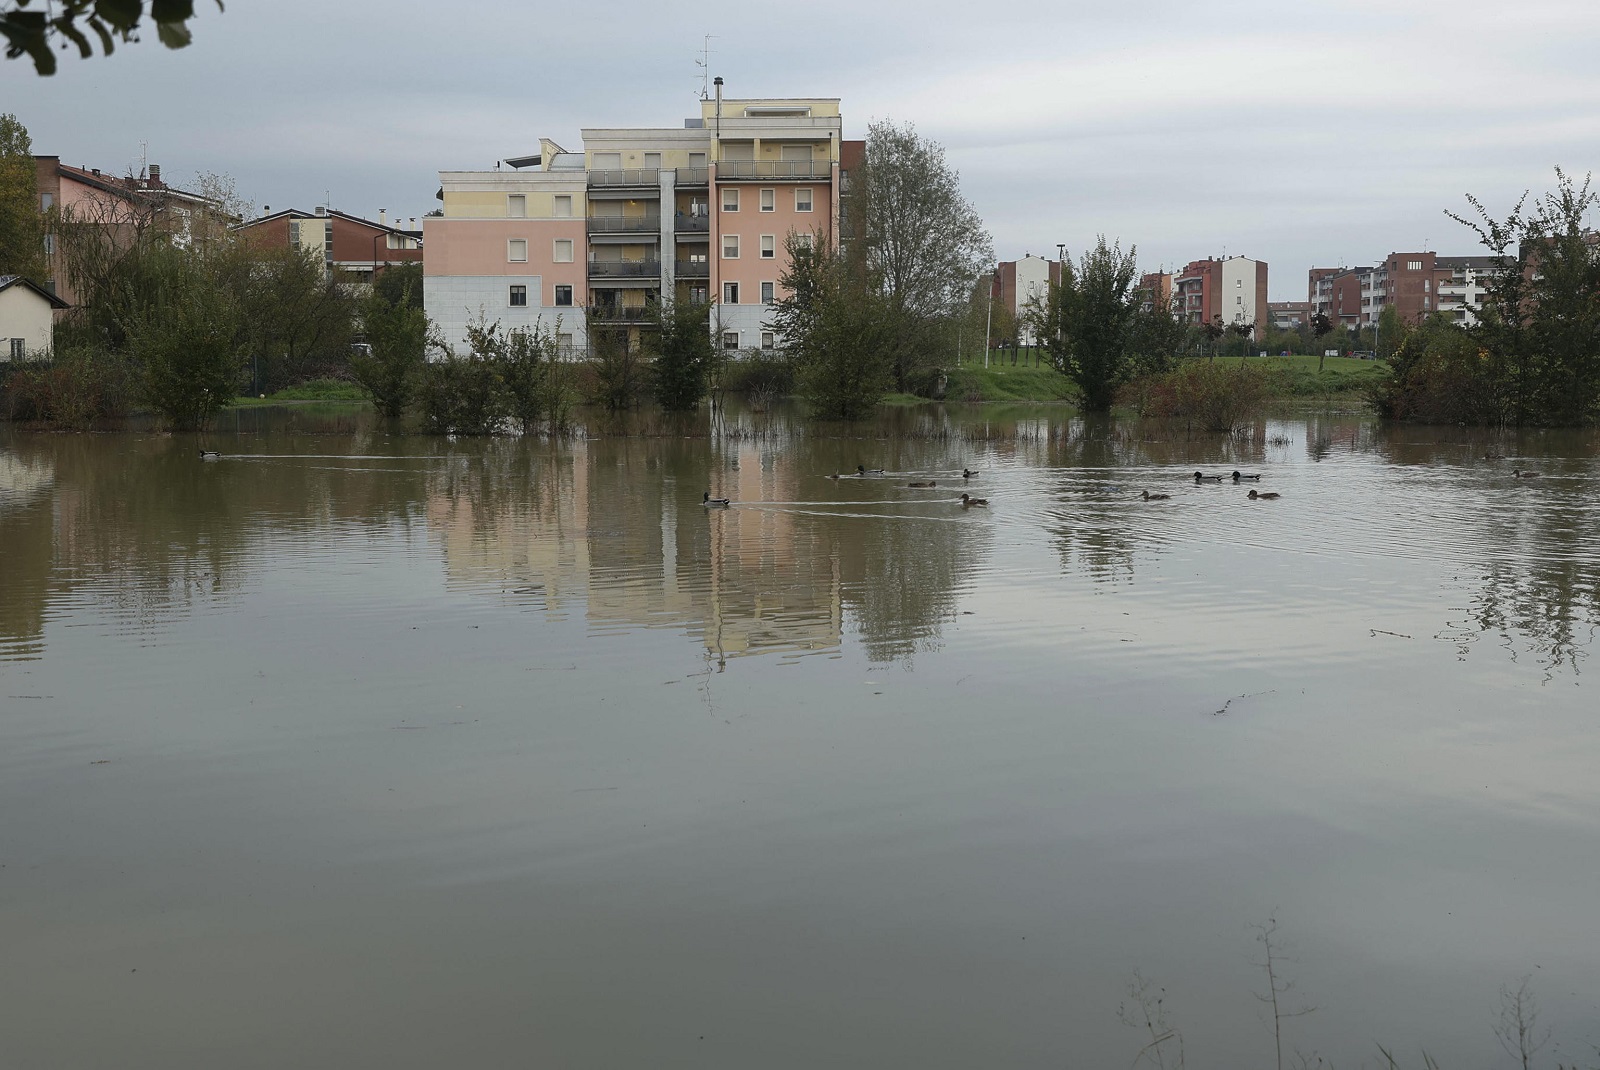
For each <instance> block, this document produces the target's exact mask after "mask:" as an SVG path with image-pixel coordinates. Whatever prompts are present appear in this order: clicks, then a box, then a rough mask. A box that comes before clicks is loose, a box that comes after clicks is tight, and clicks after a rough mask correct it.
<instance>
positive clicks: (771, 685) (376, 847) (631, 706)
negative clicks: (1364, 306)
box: [0, 408, 1600, 1070]
mask: <svg viewBox="0 0 1600 1070" xmlns="http://www.w3.org/2000/svg"><path fill="white" fill-rule="evenodd" d="M703 420H704V417H701V418H700V421H701V422H702V423H703ZM596 430H597V431H604V430H605V429H604V428H596ZM631 430H633V431H634V432H636V433H637V434H636V435H635V436H634V437H628V436H624V435H622V434H603V433H597V434H595V435H594V436H593V437H589V438H588V439H586V440H585V439H580V440H573V441H566V442H557V443H549V442H542V441H528V442H522V441H515V440H500V441H486V442H484V441H479V442H448V441H444V440H439V439H431V438H422V437H390V436H386V435H384V434H382V433H380V432H379V431H377V430H375V429H374V428H373V427H372V426H371V424H370V422H369V421H367V420H366V419H365V418H364V417H357V416H354V415H351V414H350V413H349V412H348V411H345V412H341V411H340V410H337V409H331V410H316V409H310V408H307V409H298V410H296V409H290V410H251V411H247V412H240V413H236V414H231V415H230V416H229V417H228V418H227V420H226V423H225V427H224V428H223V429H221V430H219V431H218V432H216V433H214V434H212V435H208V436H205V438H204V439H203V444H204V445H205V446H206V447H208V448H215V449H219V450H220V451H221V452H222V453H223V454H224V455H225V456H224V457H223V459H221V460H218V461H213V462H205V461H201V460H200V459H199V458H198V457H197V456H196V450H197V445H198V444H199V443H200V442H201V441H202V440H197V439H195V438H186V437H163V436H159V435H155V434H150V433H126V434H106V435H90V436H55V435H48V436H47V435H28V434H23V433H20V432H16V431H14V430H13V431H5V430H4V429H0V937H3V947H4V953H3V965H0V1065H3V1066H6V1067H54V1068H78V1067H84V1068H88V1067H95V1068H101V1067H108V1066H115V1067H119V1068H124V1070H128V1068H146V1067H149V1068H157V1067H159V1068H163V1070H166V1068H173V1067H221V1066H226V1067H245V1068H257V1067H259V1068H268V1067H271V1068H279V1067H285V1066H304V1067H311V1066H316V1067H322V1066H327V1067H341V1068H366V1067H373V1068H377V1067H383V1068H394V1067H441V1066H461V1067H525V1066H538V1067H621V1066H655V1067H740V1068H746V1067H795V1068H801V1067H805V1068H813V1067H819V1066H831V1067H883V1066H908V1067H910V1066H914V1067H952V1068H954V1067H963V1068H965V1067H975V1066H1005V1067H1057V1068H1061V1067H1102V1066H1127V1065H1129V1064H1130V1063H1131V1062H1132V1061H1133V1059H1134V1057H1135V1055H1136V1053H1137V1052H1138V1051H1139V1049H1140V1048H1141V1047H1142V1046H1143V1045H1144V1043H1145V1042H1146V1041H1147V1040H1148V1037H1146V1036H1144V1035H1143V1034H1142V1033H1141V1032H1140V1031H1139V1030H1135V1029H1132V1028H1129V1027H1127V1026H1124V1025H1123V1024H1122V1023H1121V1022H1119V1020H1118V1005H1119V1003H1121V1002H1123V1001H1124V1000H1125V999H1126V989H1127V985H1128V982H1129V979H1130V977H1131V976H1132V974H1133V971H1134V970H1136V969H1137V970H1138V971H1140V972H1141V973H1142V974H1143V975H1144V976H1146V977H1148V978H1152V979H1154V982H1155V983H1156V984H1158V985H1159V986H1160V987H1161V988H1162V989H1163V990H1164V1004H1163V1005H1164V1007H1165V1009H1166V1012H1167V1014H1168V1016H1169V1018H1170V1021H1171V1024H1172V1025H1174V1026H1176V1027H1177V1028H1179V1029H1181V1030H1182V1033H1183V1038H1184V1044H1185V1054H1186V1056H1187V1065H1188V1066H1190V1067H1196V1068H1207V1067H1247V1066H1255V1067H1272V1066H1274V1065H1275V1063H1274V1044H1273V1036H1272V1032H1271V1029H1270V1019H1264V1017H1263V1016H1264V1014H1265V1013H1266V1012H1265V1010H1264V1007H1265V1005H1264V1004H1263V1003H1261V1002H1260V1001H1259V1000H1258V999H1257V998H1256V997H1257V995H1259V994H1263V993H1264V992H1265V991H1266V988H1265V985H1266V982H1265V979H1264V976H1263V975H1262V972H1261V971H1260V970H1259V969H1258V968H1257V967H1256V966H1255V965H1254V964H1253V963H1254V962H1255V961H1256V960H1257V959H1258V958H1259V955H1260V952H1261V947H1260V945H1259V944H1258V943H1257V942H1255V941H1254V940H1253V936H1254V933H1255V930H1254V929H1253V928H1252V926H1256V925H1260V924H1264V923H1266V922H1267V919H1269V918H1276V920H1277V924H1278V930H1277V932H1278V939H1279V940H1280V941H1281V944H1282V946H1281V947H1280V948H1279V951H1278V953H1279V954H1281V955H1282V956H1283V959H1281V960H1280V962H1279V967H1280V977H1287V978H1288V979H1289V980H1291V981H1293V982H1294V989H1293V991H1292V992H1290V993H1288V994H1286V995H1285V996H1284V997H1283V998H1282V1002H1283V1009H1284V1011H1285V1012H1288V1011H1294V1010H1300V1009H1303V1008H1315V1009H1314V1011H1312V1012H1311V1013H1309V1014H1305V1015H1301V1016H1297V1017H1293V1018H1288V1019H1286V1020H1285V1022H1284V1051H1285V1055H1286V1058H1287V1057H1288V1055H1289V1053H1290V1052H1292V1051H1294V1050H1299V1051H1302V1052H1311V1051H1316V1052H1319V1053H1322V1054H1323V1055H1326V1056H1328V1057H1331V1058H1332V1059H1333V1060H1334V1061H1335V1062H1336V1063H1337V1064H1338V1065H1340V1066H1347V1067H1348V1066H1360V1065H1363V1064H1365V1065H1368V1066H1373V1065H1377V1063H1378V1058H1379V1056H1378V1052H1377V1049H1376V1044H1377V1043H1383V1044H1384V1045H1386V1046H1387V1047H1389V1048H1390V1049H1391V1050H1392V1051H1395V1052H1396V1055H1397V1056H1398V1057H1400V1058H1401V1059H1402V1063H1403V1064H1404V1065H1407V1066H1410V1065H1418V1066H1420V1065H1421V1055H1420V1052H1421V1051H1422V1050H1423V1049H1426V1050H1427V1051H1428V1053H1429V1054H1430V1055H1432V1056H1433V1057H1434V1058H1436V1059H1438V1060H1439V1061H1440V1063H1441V1064H1442V1065H1443V1066H1445V1067H1446V1068H1449V1070H1454V1068H1459V1067H1492V1066H1497V1065H1509V1063H1508V1062H1507V1060H1506V1058H1505V1056H1504V1055H1503V1054H1502V1053H1501V1052H1500V1049H1499V1047H1498V1045H1497V1043H1496V1041H1495V1037H1494V1033H1493V1029H1494V1026H1495V1024H1496V1014H1497V1007H1498V1005H1499V1004H1498V1000H1499V996H1498V992H1499V989H1500V986H1501V985H1502V984H1504V983H1507V982H1509V983H1511V984H1512V985H1513V986H1515V984H1517V983H1518V981H1519V980H1520V979H1521V978H1522V977H1523V976H1524V975H1531V982H1530V990H1531V991H1532V992H1533V993H1534V995H1535V997H1536V998H1537V1000H1538V1005H1539V1009H1540V1022H1541V1026H1546V1025H1547V1026H1549V1027H1550V1028H1551V1029H1552V1030H1553V1033H1552V1040H1551V1044H1550V1046H1549V1047H1547V1048H1546V1049H1545V1051H1544V1052H1543V1053H1542V1054H1541V1056H1540V1058H1541V1060H1545V1061H1546V1065H1553V1064H1554V1062H1555V1061H1556V1060H1557V1059H1558V1058H1560V1059H1561V1060H1562V1061H1564V1062H1577V1061H1579V1060H1588V1061H1585V1062H1583V1063H1582V1065H1590V1063H1591V1062H1592V1061H1593V1058H1594V1056H1593V1052H1592V1050H1591V1049H1592V1047H1593V1046H1594V1045H1596V1044H1600V922H1597V917H1596V915H1597V911H1596V904H1597V901H1600V702H1597V701H1596V694H1595V690H1594V680H1593V677H1592V675H1591V672H1592V668H1593V665H1594V662H1593V660H1592V659H1593V655H1594V654H1595V652H1596V628H1597V625H1600V523H1597V520H1600V506H1597V504H1596V491H1597V489H1600V465H1597V462H1596V445H1597V440H1596V438H1595V437H1594V436H1593V435H1590V434H1544V435H1534V434H1530V435H1526V436H1521V437H1519V436H1516V435H1511V434H1505V435H1499V434H1487V433H1484V432H1470V431H1464V430H1457V429H1435V428H1404V429H1387V428H1384V427H1381V426H1380V425H1378V424H1377V423H1375V422H1374V421H1372V420H1370V419H1368V418H1365V417H1362V416H1359V415H1337V414H1334V415H1329V414H1315V415H1298V416H1296V415H1286V416H1284V417H1282V418H1278V419H1273V420H1269V421H1266V422H1264V423H1263V424H1262V425H1260V426H1259V427H1257V428H1255V429H1254V432H1253V433H1252V434H1250V435H1247V436H1244V437H1239V438H1233V439H1229V438H1226V437H1218V436H1196V437H1193V438H1190V437H1186V436H1183V435H1181V434H1176V433H1174V432H1172V431H1170V430H1168V429H1162V428H1153V427H1149V426H1145V425H1141V424H1138V423H1132V422H1128V423H1094V422H1084V421H1082V420H1079V419H1075V418H1073V417H1071V415H1070V414H1069V413H1066V412H1059V413H1058V412H1055V411H1051V410H1047V411H1045V413H1044V415H1038V414H1037V412H1035V413H1034V414H1032V415H1029V414H1027V413H1026V412H1024V413H1023V414H1021V415H1019V414H1018V413H1017V412H1009V413H1008V412H1005V411H996V410H982V409H974V410H971V411H962V410H958V409H952V410H950V411H949V412H944V411H941V410H914V411H904V412H896V413H892V414H890V415H889V416H887V417H885V420H884V422H883V423H882V424H879V425H872V426H868V427H867V428H865V429H858V430H854V431H840V430H838V429H830V428H812V427H809V426H808V425H805V424H803V423H800V422H796V421H792V420H790V419H789V418H788V417H786V416H783V415H781V414H779V415H762V414H743V415H739V416H736V417H734V418H731V419H730V420H729V422H728V423H727V425H726V426H724V427H721V428H719V433H718V434H717V435H715V436H709V435H707V434H705V433H704V430H703V428H690V427H688V426H686V425H679V424H676V423H673V422H671V421H663V420H659V419H651V418H641V421H640V425H639V426H636V427H633V428H631ZM1488 452H1492V453H1495V454H1499V455H1502V456H1503V458H1504V459H1500V457H1496V458H1495V459H1485V458H1484V454H1485V453H1488ZM858 464H862V465H865V466H866V467H867V468H884V469H887V470H888V472H889V474H886V475H884V476H869V477H866V478H859V477H857V478H850V477H846V478H843V479H839V480H831V479H828V478H826V475H827V474H829V473H835V472H840V471H854V469H855V467H856V465H858ZM964 465H965V466H971V467H973V468H976V469H980V470H981V474H980V475H979V476H978V477H977V478H976V479H975V480H973V481H971V483H970V484H965V485H964V484H963V483H962V481H961V480H960V479H959V478H954V477H953V473H955V472H958V471H959V470H960V469H961V467H962V466H964ZM1518 466H1520V467H1523V468H1528V467H1532V468H1535V469H1538V470H1539V471H1540V472H1542V476H1541V477H1540V478H1538V479H1534V480H1516V479H1513V478H1512V477H1511V471H1512V469H1513V468H1514V467H1518ZM1196 468H1200V469H1203V470H1206V471H1208V472H1228V471H1231V470H1232V469H1234V468H1240V469H1244V470H1246V471H1259V472H1261V473H1263V479H1262V481H1261V483H1260V485H1259V486H1260V489H1261V490H1263V491H1267V490H1270V491H1275V492H1278V493H1279V494H1281V495H1282V497H1281V498H1280V499H1278V500H1274V501H1254V502H1252V501H1249V500H1248V499H1247V498H1246V490H1247V489H1248V488H1247V487H1245V486H1235V485H1233V484H1232V483H1231V482H1230V483H1224V484H1222V485H1215V484H1207V485H1199V486H1197V485H1195V483H1194V482H1193V481H1192V479H1190V478H1188V474H1189V473H1191V472H1193V471H1194V470H1195V469H1196ZM923 480H935V481H937V482H938V484H939V485H938V486H937V487H935V488H930V489H912V488H909V487H908V486H907V485H906V484H907V483H909V482H912V481H923ZM964 489H965V490H968V491H970V492H973V493H978V494H982V495H983V496H985V497H987V498H988V499H989V501H990V505H989V506H988V507H987V508H976V509H971V510H963V508H962V507H961V506H960V504H959V503H958V502H957V500H956V497H955V496H956V495H957V494H959V493H960V492H961V491H962V490H964ZM707 490H709V491H711V492H712V494H714V495H726V496H727V497H729V498H731V499H733V504H732V506H731V507H729V508H727V509H710V510H708V509H706V508H704V507H702V505H701V504H700V500H701V495H702V493H703V492H704V491H707ZM1143 490H1150V491H1153V492H1160V493H1167V494H1170V495H1171V498H1170V499H1169V500H1165V501H1151V502H1146V501H1143V500H1141V499H1139V498H1138V497H1137V495H1138V494H1139V492H1140V491H1143ZM1172 1054H1175V1052H1173V1053H1172ZM1169 1065H1170V1056H1169Z"/></svg>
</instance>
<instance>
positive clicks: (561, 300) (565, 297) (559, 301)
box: [556, 286, 572, 308]
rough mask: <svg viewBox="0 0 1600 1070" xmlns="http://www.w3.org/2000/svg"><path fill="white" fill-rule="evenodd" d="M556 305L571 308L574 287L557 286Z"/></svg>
mask: <svg viewBox="0 0 1600 1070" xmlns="http://www.w3.org/2000/svg"><path fill="white" fill-rule="evenodd" d="M556 306H557V307H558V308H571V307H572V287H570V286H557V287H556Z"/></svg>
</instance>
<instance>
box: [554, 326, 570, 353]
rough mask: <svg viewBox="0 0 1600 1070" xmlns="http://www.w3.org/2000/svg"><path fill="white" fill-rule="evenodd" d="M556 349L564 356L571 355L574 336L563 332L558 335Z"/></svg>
mask: <svg viewBox="0 0 1600 1070" xmlns="http://www.w3.org/2000/svg"><path fill="white" fill-rule="evenodd" d="M556 349H557V351H558V352H560V353H561V355H562V356H566V355H568V354H569V353H571V352H572V335H571V334H570V333H568V332H563V333H561V334H558V335H556Z"/></svg>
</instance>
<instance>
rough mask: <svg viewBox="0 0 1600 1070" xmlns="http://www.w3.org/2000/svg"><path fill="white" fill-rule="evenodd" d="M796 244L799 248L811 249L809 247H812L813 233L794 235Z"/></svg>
mask: <svg viewBox="0 0 1600 1070" xmlns="http://www.w3.org/2000/svg"><path fill="white" fill-rule="evenodd" d="M794 244H795V248H797V249H809V248H811V235H810V234H796V235H795V236H794Z"/></svg>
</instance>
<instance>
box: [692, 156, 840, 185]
mask: <svg viewBox="0 0 1600 1070" xmlns="http://www.w3.org/2000/svg"><path fill="white" fill-rule="evenodd" d="M832 175H833V163H832V162H831V161H829V160H726V161H724V162H722V163H719V164H717V180H718V181H719V182H729V181H735V182H738V181H743V182H757V181H761V180H762V179H768V180H772V179H786V180H791V181H792V180H803V179H817V178H829V177H831V176H832Z"/></svg>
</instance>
